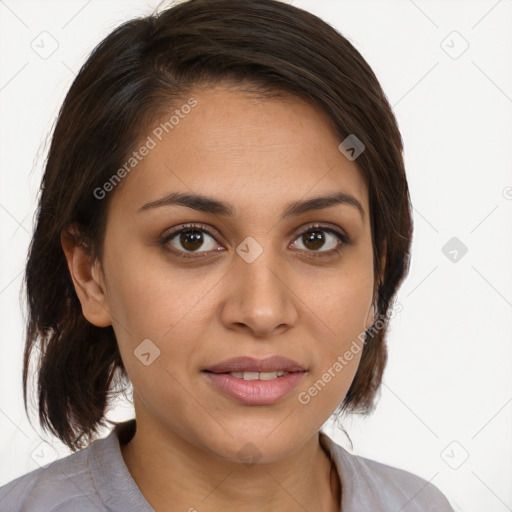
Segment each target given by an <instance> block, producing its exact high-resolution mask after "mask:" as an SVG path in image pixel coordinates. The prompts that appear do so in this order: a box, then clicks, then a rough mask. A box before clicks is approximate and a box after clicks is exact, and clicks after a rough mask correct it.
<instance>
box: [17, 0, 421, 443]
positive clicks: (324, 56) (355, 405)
mask: <svg viewBox="0 0 512 512" xmlns="http://www.w3.org/2000/svg"><path fill="white" fill-rule="evenodd" d="M219 82H230V83H234V84H238V85H239V86H240V87H242V86H244V87H246V89H247V90H251V91H252V92H255V93H256V94H258V95H261V96H262V97H272V95H274V96H275V95H276V94H279V92H285V93H291V94H293V95H295V96H297V97H300V98H302V99H304V100H306V101H309V102H313V103H314V105H315V106H317V108H318V109H322V110H323V111H324V112H325V113H327V115H328V118H329V119H330V120H331V121H332V129H333V130H335V131H336V133H337V135H338V136H339V137H340V140H344V139H345V138H346V137H347V136H349V135H355V136H356V137H357V138H358V139H359V140H360V141H362V142H363V144H364V146H365V150H364V151H363V153H362V154H360V155H359V157H358V158H357V162H356V163H357V166H358V167H359V169H360V171H361V173H362V175H363V177H364V179H365V182H366V183H367V185H368V190H369V204H370V223H371V230H372V245H373V254H374V271H375V275H376V276H378V275H379V270H380V266H381V260H382V256H383V250H384V245H383V244H385V251H386V260H385V270H384V275H383V278H382V279H380V278H376V280H375V296H374V297H375V307H376V312H377V315H376V318H378V319H379V321H380V322H381V327H380V328H379V329H374V330H372V332H371V333H370V335H368V332H367V333H366V336H365V343H364V348H363V352H362V356H361V361H360V365H359V368H358V370H357V373H356V375H355V378H354V380H353V382H352V384H351V386H350V389H349V391H348V393H347V395H346V396H345V398H344V399H343V401H342V402H341V404H340V405H339V408H338V409H337V412H339V413H342V412H359V413H368V412H370V411H371V410H373V407H374V401H375V400H374V399H375V395H376V392H377V390H378V389H379V386H380V383H381V379H382V374H383V371H384V367H385V364H386V359H387V349H386V345H385V336H386V325H387V324H386V321H387V319H388V317H389V311H390V308H392V299H393V297H394V295H395V293H396V291H397V289H398V287H399V285H400V283H401V281H402V279H403V278H404V277H405V275H406V273H407V272H408V267H409V251H410V244H411V237H412V220H411V211H410V199H409V191H408V185H407V180H406V176H405V169H404V162H403V156H402V151H403V147H402V144H403V142H402V138H401V135H400V132H399V129H398V126H397V122H396V119H395V117H394V115H393V112H392V110H391V107H390V105H389V103H388V101H387V98H386V96H385V94H384V92H383V91H382V89H381V87H380V85H379V83H378V81H377V78H376V77H375V75H374V73H373V72H372V70H371V68H370V67H369V65H368V64H367V62H366V61H365V60H364V58H363V57H362V56H361V54H360V53H359V52H358V51H357V50H356V49H355V48H354V46H353V45H352V44H351V43H350V42H349V41H348V40H347V39H346V38H345V37H343V36H342V35H341V34H340V33H339V32H338V31H337V30H335V29H334V28H333V27H331V26H330V25H328V24H327V23H325V22H324V21H322V20H321V19H320V18H318V17H316V16H314V15H313V14H311V13H308V12H306V11H304V10H301V9H299V8H297V7H294V6H292V5H289V4H286V3H284V2H281V1H277V0H189V1H186V2H182V3H179V4H177V5H175V6H173V7H171V8H169V9H167V10H164V11H162V12H159V13H157V12H155V13H153V14H151V15H149V16H146V17H140V18H137V19H133V20H131V21H128V22H126V23H124V24H122V25H121V26H119V27H118V28H117V29H115V30H114V31H113V32H112V33H110V34H109V35H108V36H107V37H106V38H105V39H104V40H103V41H101V43H100V44H99V45H98V46H97V47H96V48H95V49H94V51H93V52H92V53H91V55H90V56H89V58H88V59H87V61H86V62H85V64H84V65H83V67H82V68H81V69H80V72H79V73H78V75H77V76H76V78H75V80H74V82H73V84H72V86H71V88H70V90H69V92H68V94H67V96H66V98H65V101H64V103H63V105H62V107H61V110H60V112H59V115H58V119H57V122H56V124H55V127H54V131H53V136H52V140H51V144H50V149H49V152H48V157H47V160H46V166H45V170H44V176H43V179H42V183H41V190H40V195H39V198H38V209H37V212H36V214H37V219H36V226H35V231H34V233H33V237H32V240H31V244H30V249H29V253H28V257H27V263H26V272H25V276H24V286H25V288H26V294H27V306H28V310H29V314H28V326H27V333H26V343H25V351H24V365H23V392H24V403H25V409H26V410H27V378H28V375H29V363H30V361H31V354H32V352H33V351H34V348H35V347H37V348H39V351H40V354H39V357H38V359H37V369H36V372H35V375H36V376H37V390H38V407H39V421H40V423H41V425H42V427H43V429H44V430H49V431H50V432H51V433H52V434H54V435H56V436H57V437H58V438H59V439H60V440H61V441H63V442H64V443H65V444H66V445H67V446H69V447H70V448H71V449H72V450H77V449H79V448H82V447H84V446H86V445H87V444H88V443H89V442H91V440H93V438H94V436H95V434H97V433H98V429H99V427H100V426H105V425H106V422H108V423H113V422H110V421H108V420H106V419H105V413H106V410H107V407H108V406H109V403H110V400H111V399H112V397H113V396H115V392H114V390H115V389H116V384H117V383H122V382H127V381H128V375H127V373H126V370H125V368H124V366H123V362H122V360H121V357H120V353H119V350H118V346H117V342H116V338H115V335H114V331H113V329H112V326H109V327H104V328H102V327H96V326H94V325H92V324H91V323H90V322H88V321H87V320H86V319H85V317H84V315H83V313H82V308H81V304H80V301H79V300H78V297H77V295H76V292H75V290H74V287H73V283H72V280H71V276H70V273H69V269H68V266H67V262H66V259H65V255H64V252H63V248H62V245H61V233H62V232H63V231H64V230H66V231H67V230H68V229H69V227H70V226H76V227H77V231H76V233H77V235H76V238H75V240H76V242H77V243H81V244H83V245H84V247H87V248H88V249H89V250H90V254H91V257H92V258H98V259H99V261H100V262H101V261H102V260H101V258H102V248H103V241H104V233H105V223H106V211H107V206H108V203H109V198H110V197H111V196H112V194H110V195H109V196H108V197H106V198H105V199H102V198H101V197H102V196H99V195H98V194H97V193H96V194H95V193H94V191H95V190H97V189H98V187H101V186H102V185H103V184H104V183H106V182H107V181H108V180H109V178H110V177H111V176H112V175H114V174H115V172H116V171H117V170H118V169H119V168H120V167H121V166H122V164H123V162H126V159H127V155H129V154H130V153H131V152H132V151H133V149H134V148H135V147H136V145H137V142H138V140H139V137H140V136H141V134H143V133H144V130H145V129H146V128H147V127H148V126H149V125H151V123H153V122H154V121H155V120H157V119H158V116H161V114H162V112H164V111H166V110H167V109H168V108H169V105H173V104H176V105H177V102H178V100H180V99H182V98H184V97H186V95H187V94H188V93H190V91H192V90H193V89H194V88H195V87H197V86H199V85H201V86H209V85H214V84H216V83H219ZM112 193H115V191H114V192H112Z"/></svg>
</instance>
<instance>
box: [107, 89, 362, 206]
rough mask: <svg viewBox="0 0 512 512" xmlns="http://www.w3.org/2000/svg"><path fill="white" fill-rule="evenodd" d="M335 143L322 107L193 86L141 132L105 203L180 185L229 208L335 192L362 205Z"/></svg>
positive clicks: (352, 166) (358, 176)
mask: <svg viewBox="0 0 512 512" xmlns="http://www.w3.org/2000/svg"><path fill="white" fill-rule="evenodd" d="M187 105H188V107H187ZM190 105H194V106H193V107H190ZM340 142H341V139H340V138H339V137H338V135H337V134H336V133H335V132H334V130H333V127H332V124H331V121H330V119H329V118H328V116H327V114H326V113H325V112H324V111H323V110H322V109H321V108H319V107H316V106H315V105H313V104H310V103H306V102H304V101H303V100H301V99H300V98H297V97H295V96H292V95H289V94H283V95H282V96H281V97H279V98H271V99H265V98H261V97H255V96H254V95H252V94H251V95H248V94H247V93H245V92H242V91H238V90H236V89H233V88H229V87H226V86H223V85H220V86H216V87H214V88H210V89H206V90H197V91H194V92H192V93H191V94H190V96H189V97H187V98H184V99H183V100H182V101H181V102H180V101H178V102H176V103H175V104H173V105H172V107H169V110H168V112H167V113H166V114H164V115H163V116H162V118H160V119H159V120H158V122H156V123H155V124H154V125H153V126H152V127H151V128H150V129H149V130H148V131H147V133H145V134H144V135H143V136H142V137H141V139H140V142H139V145H137V146H136V147H137V148H143V147H144V146H146V147H147V148H150V149H149V150H145V151H143V153H144V156H142V157H141V155H140V154H139V155H138V159H137V162H136V165H134V166H133V167H132V168H131V169H130V172H129V173H127V174H128V175H127V176H126V177H125V178H124V179H123V181H122V183H121V186H118V187H117V190H116V191H115V194H114V197H112V198H111V200H112V208H122V209H123V210H124V209H127V208H128V209H131V211H132V212H133V211H135V210H137V209H138V208H139V207H140V206H142V205H143V204H144V203H146V202H148V201H151V200H155V199H158V198H159V197H161V196H162V195H164V194H168V193H170V192H173V191H180V192H187V193H192V194H193V193H196V194H207V195H208V196H213V197H217V198H219V199H222V200H225V201H227V202H229V203H230V204H232V205H233V206H234V213H235V215H237V214H238V213H241V211H242V210H251V209H252V208H257V209H259V210H261V209H269V208H270V209H272V208H273V207H278V206H280V205H282V204H285V203H289V202H290V201H294V200H297V199H300V198H307V197H308V196H319V195H322V194H332V193H333V192H336V191H342V192H344V193H347V194H350V195H353V196H355V197H356V198H357V199H358V200H359V201H360V202H361V204H362V205H363V207H364V209H365V210H366V211H367V210H368V197H367V187H366V183H365V180H364V178H363V175H362V173H361V171H360V169H359V168H358V166H357V165H356V163H355V162H354V161H349V160H348V159H347V158H346V157H345V156H344V155H343V154H342V153H341V152H340V151H339V149H338V146H339V144H340ZM139 153H142V151H141V152H139ZM129 156H130V155H129ZM132 158H134V157H133V155H132ZM134 163H135V162H134ZM129 167H130V166H129Z"/></svg>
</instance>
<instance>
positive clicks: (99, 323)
mask: <svg viewBox="0 0 512 512" xmlns="http://www.w3.org/2000/svg"><path fill="white" fill-rule="evenodd" d="M76 233H77V232H76V230H75V229H71V230H70V231H67V230H65V229H64V230H62V232H61V236H60V240H61V245H62V248H63V250H64V254H65V256H66V261H67V264H68V269H69V273H70V275H71V279H72V281H73V285H74V287H75V291H76V294H77V296H78V299H79V300H80V304H81V305H82V313H83V315H84V317H85V318H86V319H87V320H88V321H89V322H91V324H93V325H95V326H96V327H107V326H109V325H112V321H111V318H110V314H109V310H108V302H107V297H106V294H105V285H104V282H103V279H102V273H101V268H100V263H99V262H98V261H94V262H93V261H91V257H90V253H89V250H88V248H87V247H86V246H85V245H84V244H83V243H81V242H80V241H79V240H80V239H79V238H78V237H77V236H76Z"/></svg>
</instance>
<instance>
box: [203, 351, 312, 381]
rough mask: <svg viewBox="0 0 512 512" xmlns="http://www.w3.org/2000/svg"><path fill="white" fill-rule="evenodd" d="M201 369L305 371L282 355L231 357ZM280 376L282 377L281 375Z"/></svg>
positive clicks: (211, 370) (218, 370) (213, 371)
mask: <svg viewBox="0 0 512 512" xmlns="http://www.w3.org/2000/svg"><path fill="white" fill-rule="evenodd" d="M203 371H206V372H212V373H229V372H278V371H284V372H290V373H291V372H305V371H307V370H306V368H304V367H303V366H302V365H301V364H300V363H298V362H297V361H293V360H292V359H288V358H287V357H283V356H270V357H267V358H265V359H256V358H254V357H249V356H242V357H233V358H231V359H227V360H226V361H222V362H221V363H218V364H216V365H213V366H210V367H208V368H205V369H204V370H203ZM281 378H282V377H281Z"/></svg>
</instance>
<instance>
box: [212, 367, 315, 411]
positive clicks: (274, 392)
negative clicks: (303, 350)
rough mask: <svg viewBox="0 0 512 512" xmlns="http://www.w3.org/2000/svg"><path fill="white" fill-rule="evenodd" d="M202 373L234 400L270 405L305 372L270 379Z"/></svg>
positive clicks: (298, 380)
mask: <svg viewBox="0 0 512 512" xmlns="http://www.w3.org/2000/svg"><path fill="white" fill-rule="evenodd" d="M203 373H204V375H205V376H206V378H207V380H208V381H209V382H210V383H211V384H213V386H214V387H215V388H216V389H217V391H220V392H221V393H222V394H223V395H225V396H227V397H228V398H231V399H233V400H235V401H236V402H239V403H242V404H246V405H271V404H274V403H276V402H278V401H279V400H281V399H283V398H284V397H286V396H287V395H289V394H290V393H291V392H292V391H293V390H294V389H295V388H296V387H297V386H298V384H299V382H300V381H301V380H302V379H303V378H304V376H305V375H306V373H307V372H306V371H305V370H303V371H300V372H292V373H289V374H288V375H285V376H284V377H277V378H275V379H272V380H244V379H238V378H236V377H233V376H232V375H229V374H227V373H212V372H208V371H204V372H203Z"/></svg>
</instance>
